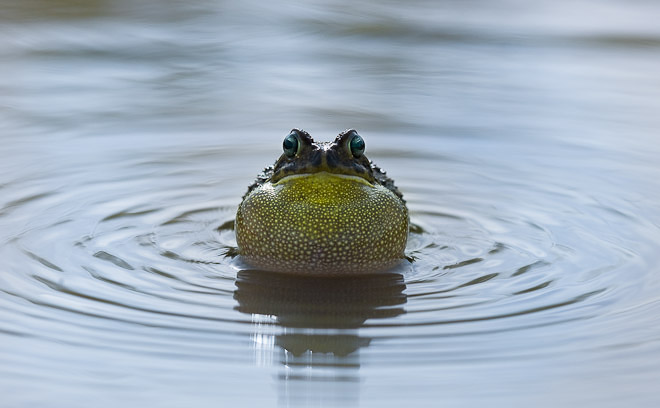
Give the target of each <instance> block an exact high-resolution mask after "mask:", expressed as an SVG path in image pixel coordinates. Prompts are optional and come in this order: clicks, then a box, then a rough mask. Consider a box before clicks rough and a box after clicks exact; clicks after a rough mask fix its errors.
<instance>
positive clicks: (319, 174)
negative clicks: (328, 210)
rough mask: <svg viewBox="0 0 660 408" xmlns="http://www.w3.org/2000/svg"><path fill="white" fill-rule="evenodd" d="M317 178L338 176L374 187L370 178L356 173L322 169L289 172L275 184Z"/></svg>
mask: <svg viewBox="0 0 660 408" xmlns="http://www.w3.org/2000/svg"><path fill="white" fill-rule="evenodd" d="M312 178H313V179H315V180H323V179H332V178H336V179H337V178H338V179H343V180H346V181H352V182H357V183H362V184H364V185H367V186H370V187H373V186H374V185H373V183H371V182H370V181H369V180H367V179H366V178H364V177H362V176H358V175H354V174H344V173H334V172H328V171H325V170H320V171H315V172H304V173H294V174H287V175H286V176H284V177H281V178H280V179H279V180H277V181H276V182H274V183H273V184H274V185H278V184H283V183H288V182H292V181H295V180H302V179H312Z"/></svg>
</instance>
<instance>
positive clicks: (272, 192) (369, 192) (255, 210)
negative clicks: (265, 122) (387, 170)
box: [235, 131, 408, 275]
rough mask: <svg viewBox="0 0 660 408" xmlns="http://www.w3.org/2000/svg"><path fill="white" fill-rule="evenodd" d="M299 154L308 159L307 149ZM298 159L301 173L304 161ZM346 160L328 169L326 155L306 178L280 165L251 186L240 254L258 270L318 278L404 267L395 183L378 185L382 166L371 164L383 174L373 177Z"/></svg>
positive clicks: (403, 219) (242, 213) (403, 221)
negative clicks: (367, 175) (319, 276)
mask: <svg viewBox="0 0 660 408" xmlns="http://www.w3.org/2000/svg"><path fill="white" fill-rule="evenodd" d="M300 132H302V131H300ZM345 133H346V132H345ZM342 135H343V134H341V135H340V136H342ZM307 136H308V135H307ZM310 139H311V138H310ZM338 139H339V137H338ZM301 141H302V142H304V139H303V140H301ZM312 143H314V142H312ZM335 144H337V141H335ZM316 145H317V146H320V145H318V144H316ZM344 147H345V146H342V145H341V143H340V144H338V145H337V146H334V147H333V148H335V149H337V148H339V149H342V148H344ZM303 148H305V146H304V143H303ZM324 149H325V151H327V150H329V149H330V147H329V145H328V144H326V145H325V146H321V149H320V151H321V152H322V153H323V154H325V153H324ZM317 150H319V149H317ZM341 154H342V155H343V154H344V152H343V151H342V152H341ZM300 156H302V161H303V162H305V161H306V160H307V159H309V157H305V154H304V151H303V152H302V154H300ZM310 157H311V156H310ZM365 159H366V158H365ZM280 160H282V159H280ZM293 160H298V162H297V163H293V164H294V166H293V167H294V168H295V169H300V168H301V166H300V162H301V158H300V157H296V158H293V159H292V160H291V161H293ZM348 160H353V159H352V158H351V157H350V155H348V157H341V158H340V159H339V160H338V162H339V165H338V166H334V167H329V166H327V163H326V159H325V158H323V159H322V160H321V162H320V163H319V164H318V165H315V166H313V169H312V168H310V166H309V165H308V164H309V162H305V163H304V164H305V165H304V166H303V167H304V168H305V170H304V171H303V172H302V173H301V174H297V172H296V171H285V172H284V173H282V172H279V174H278V171H277V164H276V171H275V175H276V176H275V177H273V176H271V177H269V178H267V179H266V180H262V182H260V183H257V185H253V187H252V188H251V189H250V191H249V192H248V193H247V194H246V195H245V197H244V199H243V201H242V202H241V204H240V205H239V208H238V212H237V214H236V225H235V227H236V240H237V243H238V248H239V254H240V255H241V257H242V258H243V259H244V260H245V261H246V262H247V263H249V264H251V265H252V266H254V267H256V268H259V269H266V270H275V271H281V272H289V273H298V274H301V273H302V274H315V275H329V274H359V273H373V272H378V271H383V270H386V269H388V268H391V267H393V266H395V265H396V264H397V263H399V262H400V261H401V259H402V258H403V256H404V249H405V246H406V240H407V237H408V210H407V208H406V205H405V202H404V201H403V199H402V198H401V197H400V193H398V190H396V187H393V183H391V180H389V179H387V180H388V181H390V184H391V185H390V186H389V188H388V187H386V186H384V185H382V184H380V182H379V181H380V180H379V179H381V180H382V179H383V178H386V177H385V176H384V172H382V171H381V170H380V169H378V168H377V167H375V166H374V168H375V169H377V171H378V172H380V173H381V174H382V177H379V178H376V177H371V180H369V177H365V175H362V174H360V173H359V172H354V171H353V170H351V171H346V169H347V166H344V165H343V164H346V163H343V162H347V161H348ZM278 163H279V162H278ZM370 166H371V164H370ZM338 169H339V170H338ZM289 170H290V169H289ZM310 171H316V172H310ZM351 172H354V173H355V174H360V175H353V174H350V173H351ZM372 172H373V170H372ZM341 173H348V174H341ZM278 175H279V177H278Z"/></svg>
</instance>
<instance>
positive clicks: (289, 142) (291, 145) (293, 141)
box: [282, 132, 300, 158]
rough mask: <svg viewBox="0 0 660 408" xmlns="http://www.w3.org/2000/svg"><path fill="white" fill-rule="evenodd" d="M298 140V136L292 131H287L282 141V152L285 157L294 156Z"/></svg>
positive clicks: (298, 143)
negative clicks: (287, 133)
mask: <svg viewBox="0 0 660 408" xmlns="http://www.w3.org/2000/svg"><path fill="white" fill-rule="evenodd" d="M299 146H300V142H299V141H298V136H296V134H295V133H294V132H291V133H289V135H288V136H287V137H285V138H284V142H282V147H283V148H284V154H285V155H286V157H289V158H291V157H294V156H295V155H296V153H298V147H299Z"/></svg>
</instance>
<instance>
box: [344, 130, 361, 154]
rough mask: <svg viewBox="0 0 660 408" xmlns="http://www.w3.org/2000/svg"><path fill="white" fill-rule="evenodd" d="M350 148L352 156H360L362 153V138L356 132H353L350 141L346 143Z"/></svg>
mask: <svg viewBox="0 0 660 408" xmlns="http://www.w3.org/2000/svg"><path fill="white" fill-rule="evenodd" d="M348 145H349V146H350V148H351V154H352V155H353V157H360V156H362V154H363V153H364V140H363V139H362V137H361V136H360V135H358V134H357V133H354V134H353V137H352V138H351V141H350V142H349V143H348Z"/></svg>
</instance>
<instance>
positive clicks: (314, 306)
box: [234, 270, 406, 404]
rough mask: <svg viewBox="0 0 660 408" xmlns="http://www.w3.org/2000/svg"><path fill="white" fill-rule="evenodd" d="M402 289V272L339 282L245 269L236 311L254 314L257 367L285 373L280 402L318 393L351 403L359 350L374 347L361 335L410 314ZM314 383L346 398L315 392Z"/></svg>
mask: <svg viewBox="0 0 660 408" xmlns="http://www.w3.org/2000/svg"><path fill="white" fill-rule="evenodd" d="M405 289H406V285H405V283H404V279H403V276H402V275H401V274H398V273H389V274H376V275H366V276H352V277H341V278H338V277H308V276H295V275H285V274H281V273H274V272H266V271H259V270H243V271H241V272H239V273H238V276H237V279H236V291H235V292H234V299H236V300H237V301H238V306H237V307H236V309H237V310H238V311H240V312H243V313H249V314H251V315H252V321H253V322H254V333H253V336H252V339H253V341H254V343H255V351H256V353H255V359H256V360H257V361H256V362H257V364H263V365H268V364H273V359H274V358H278V360H279V361H278V362H277V363H276V364H279V365H281V366H282V368H283V370H282V372H281V373H280V375H279V380H280V381H281V383H280V386H281V387H280V399H282V400H283V401H281V402H286V403H290V402H295V403H301V404H310V403H314V402H320V401H317V400H318V398H320V396H321V395H325V396H326V397H327V396H328V395H336V396H341V399H342V400H343V401H344V402H346V400H349V401H350V400H357V399H358V397H359V382H360V377H359V376H358V373H357V371H358V369H359V368H360V356H359V349H360V348H363V347H367V346H369V344H370V343H371V339H370V338H368V337H364V336H360V334H359V330H358V329H359V328H360V327H361V326H362V325H363V324H364V322H365V321H366V320H368V319H378V318H389V317H395V316H398V315H401V314H403V313H405V310H404V308H403V305H404V304H405V303H406V295H405V293H404V291H405ZM278 326H281V327H282V330H281V331H279V332H273V330H272V329H273V327H278ZM276 356H277V357H276ZM315 384H316V386H321V387H328V386H330V387H339V388H340V390H341V392H339V391H340V390H339V389H338V390H337V391H338V392H337V393H330V394H328V393H327V392H325V393H317V392H315V389H316V388H315ZM332 384H334V385H332Z"/></svg>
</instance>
